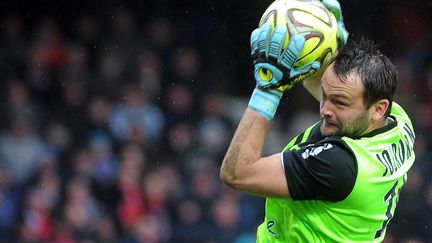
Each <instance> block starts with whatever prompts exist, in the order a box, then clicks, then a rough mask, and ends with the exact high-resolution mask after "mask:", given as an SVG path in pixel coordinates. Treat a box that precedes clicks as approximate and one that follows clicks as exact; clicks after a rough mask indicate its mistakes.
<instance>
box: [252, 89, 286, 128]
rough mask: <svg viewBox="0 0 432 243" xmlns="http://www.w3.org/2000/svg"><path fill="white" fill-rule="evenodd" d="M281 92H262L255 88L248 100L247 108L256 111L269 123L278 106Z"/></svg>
mask: <svg viewBox="0 0 432 243" xmlns="http://www.w3.org/2000/svg"><path fill="white" fill-rule="evenodd" d="M281 97H282V92H280V91H278V90H269V89H267V90H262V89H259V88H255V90H254V91H253V93H252V96H251V98H250V100H249V105H248V106H249V107H250V108H252V109H254V110H256V111H257V112H258V113H259V114H260V115H261V116H263V117H264V118H265V119H267V120H268V121H271V120H272V119H273V117H274V115H275V113H276V110H277V107H278V106H279V102H280V99H281Z"/></svg>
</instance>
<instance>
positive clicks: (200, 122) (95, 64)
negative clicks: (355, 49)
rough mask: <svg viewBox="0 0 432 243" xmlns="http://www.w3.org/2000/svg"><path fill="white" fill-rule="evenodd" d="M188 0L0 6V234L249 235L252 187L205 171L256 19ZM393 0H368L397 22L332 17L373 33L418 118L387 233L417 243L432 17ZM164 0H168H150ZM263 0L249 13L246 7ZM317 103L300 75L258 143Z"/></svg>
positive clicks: (256, 204)
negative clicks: (45, 9)
mask: <svg viewBox="0 0 432 243" xmlns="http://www.w3.org/2000/svg"><path fill="white" fill-rule="evenodd" d="M192 2H193V4H192V3H190V5H187V4H184V5H182V10H180V11H175V10H171V12H170V13H169V14H172V13H175V14H178V15H179V16H183V15H185V16H186V17H183V18H180V19H179V18H170V17H169V16H167V15H169V14H161V15H156V14H154V15H153V16H151V15H149V16H148V17H142V16H140V15H139V14H138V13H137V11H136V8H138V9H140V8H141V10H142V8H144V7H145V6H144V5H145V4H138V3H136V4H135V5H132V7H131V6H126V7H125V6H121V7H116V8H111V9H109V11H108V10H107V9H104V7H103V6H100V7H101V8H102V9H104V11H108V12H110V14H101V11H100V10H99V12H98V13H99V15H93V14H88V13H76V12H74V13H73V14H70V13H69V14H67V16H68V19H67V20H64V19H62V18H61V17H62V16H61V14H59V13H56V14H54V13H53V14H46V13H44V14H41V15H38V16H37V17H32V14H31V13H32V12H31V11H33V10H30V9H27V10H26V11H28V12H26V11H17V12H13V11H10V12H6V13H5V14H2V16H1V17H0V21H1V23H0V24H1V26H0V27H1V29H0V242H5V243H8V242H22V243H27V242H28V243H33V242H50V243H75V242H87V243H92V242H94V243H96V242H101V243H102V242H104V243H110V242H112V243H114V242H126V243H147V242H148V243H157V242H173V243H175V242H235V243H246V242H254V237H255V230H256V227H257V226H258V224H260V223H261V222H262V220H263V210H264V204H263V203H264V199H262V198H257V197H253V196H249V195H246V194H241V193H237V192H234V191H232V190H230V189H228V188H226V187H225V186H224V185H222V183H221V182H220V181H219V177H218V173H219V166H220V163H221V161H222V158H223V155H224V153H225V150H226V148H227V146H228V143H229V141H230V139H231V137H232V135H233V132H234V129H235V127H236V124H237V122H238V121H239V119H240V117H241V115H242V112H243V110H244V108H245V107H246V104H247V101H248V95H249V92H250V91H251V90H252V89H253V84H252V83H251V80H252V73H251V72H252V67H251V65H252V64H251V63H250V60H249V56H248V55H249V52H248V51H247V50H248V48H249V47H248V45H249V43H248V35H249V33H250V31H251V30H252V28H254V26H255V24H254V23H248V24H249V25H248V27H249V26H250V29H248V30H241V31H242V32H241V33H243V34H241V33H240V32H239V36H240V37H236V38H233V37H232V36H233V34H234V33H236V32H238V31H239V30H236V29H232V28H230V27H232V26H231V25H230V23H229V22H230V20H232V19H235V18H234V17H229V16H227V17H223V16H220V15H223V14H224V11H228V10H231V9H237V6H235V4H236V3H233V5H234V6H231V7H226V6H225V7H224V8H222V10H218V9H217V7H218V5H215V6H216V9H214V6H213V5H211V4H210V3H198V2H194V1H192ZM356 2H357V1H350V2H349V3H347V5H348V6H347V7H346V8H348V9H349V7H350V6H349V5H350V4H351V5H355V3H356ZM396 2H397V4H402V5H403V4H405V5H403V6H400V5H397V4H388V5H385V6H380V7H385V8H384V10H387V12H385V13H387V17H388V18H383V19H385V20H383V21H381V22H380V23H381V24H386V23H387V24H388V23H396V22H397V23H398V25H399V27H398V28H394V30H389V32H387V33H386V35H383V34H382V33H381V35H380V33H373V32H368V29H367V28H366V26H367V25H362V26H360V25H358V24H356V22H355V21H354V20H352V22H350V21H349V19H350V18H349V17H348V16H350V14H351V15H352V16H355V13H353V12H352V13H351V12H350V11H349V10H347V13H345V17H346V19H347V21H346V24H347V26H348V29H350V27H351V32H353V33H357V34H353V37H352V38H356V35H357V36H360V35H365V36H372V37H376V36H378V38H380V40H381V41H383V42H385V43H386V44H385V45H384V47H385V48H386V49H387V53H388V54H389V56H390V57H391V58H392V60H394V62H395V63H396V64H397V66H398V70H399V73H400V84H399V87H398V89H399V91H398V94H397V97H396V100H397V101H398V102H399V103H400V104H402V105H403V106H404V107H405V108H406V110H407V111H408V113H409V114H410V115H411V117H412V119H413V122H414V127H415V129H416V133H417V140H416V156H417V162H416V165H415V166H414V168H413V169H412V171H411V173H410V175H409V179H408V182H407V184H406V185H405V187H404V189H403V191H402V195H401V197H400V201H399V206H398V208H397V210H396V215H395V217H394V219H393V220H392V221H391V223H390V225H389V227H388V237H387V239H386V242H387V243H392V242H420V243H421V242H423V243H426V242H432V179H431V178H432V163H431V162H432V154H431V151H432V137H431V136H430V134H431V133H432V95H431V94H432V57H431V53H432V48H431V45H430V43H431V41H432V38H431V36H430V34H428V33H427V31H426V30H427V29H429V30H430V29H431V22H432V21H431V20H430V16H428V12H427V11H425V10H424V9H423V8H421V7H419V6H417V5H416V4H409V3H405V1H396ZM414 2H415V1H414ZM162 4H166V5H167V4H170V3H169V2H168V1H161V2H160V3H159V5H158V4H156V3H153V4H152V5H151V7H154V8H155V7H157V6H159V7H160V5H162ZM266 4H268V3H261V6H265V5H266ZM179 5H180V4H179ZM185 6H188V7H192V6H193V8H192V9H190V8H185ZM172 7H173V8H175V6H172ZM351 7H352V6H351ZM201 8H202V9H203V10H202V11H201V10H200V9H201ZM264 8H265V7H262V8H257V9H255V12H256V13H254V15H252V16H250V18H251V19H253V20H254V21H256V22H257V21H258V17H259V15H260V12H261V11H263V10H264ZM247 9H253V8H252V7H250V6H249V7H248V8H247ZM141 10H140V11H141ZM344 10H345V9H344ZM384 10H382V11H384ZM95 11H96V12H97V10H95ZM188 11H190V12H188ZM218 11H219V12H218ZM238 11H239V10H237V12H236V13H238ZM351 11H354V10H351ZM377 11H378V10H377ZM62 13H63V12H62ZM218 14H219V15H218ZM243 14H244V15H247V12H243ZM357 14H358V13H357ZM347 15H348V16H347ZM401 15H403V16H406V19H403V18H402V20H401V19H400V16H401ZM29 16H30V17H29ZM71 16H72V17H73V18H70V17H71ZM256 16H258V17H256ZM243 18H244V17H243ZM240 19H242V18H241V17H240ZM243 20H244V19H243ZM393 20H394V21H396V22H392V21H393ZM209 23H213V24H209ZM215 23H216V24H215ZM240 26H241V25H240ZM389 40H390V41H389ZM238 43H241V44H239V45H237V44H238ZM386 45H387V46H386ZM237 46H241V47H239V48H238V50H240V51H236V50H237V48H236V47H237ZM242 50H245V51H242ZM396 50H398V51H396ZM245 67H246V68H245ZM249 72H250V73H249ZM245 73H247V74H246V75H245ZM293 104H295V105H297V107H295V106H293ZM298 104H305V105H303V106H301V107H300V106H298ZM317 114H318V104H317V103H316V102H314V101H313V99H312V97H309V96H307V95H305V91H304V90H303V89H302V88H301V87H297V88H295V89H294V91H291V92H289V94H287V97H286V98H285V99H284V101H283V103H282V105H281V107H280V108H279V113H278V115H277V118H276V119H275V121H274V123H273V124H272V128H271V130H270V131H269V138H270V139H269V141H268V143H267V144H266V153H272V152H277V151H279V150H280V149H281V148H282V147H283V146H284V144H285V143H287V142H288V141H289V140H290V139H291V137H292V136H293V135H294V134H295V133H297V132H300V131H301V129H303V128H304V127H305V126H306V125H305V124H308V123H312V122H314V121H316V120H317V119H318V115H317Z"/></svg>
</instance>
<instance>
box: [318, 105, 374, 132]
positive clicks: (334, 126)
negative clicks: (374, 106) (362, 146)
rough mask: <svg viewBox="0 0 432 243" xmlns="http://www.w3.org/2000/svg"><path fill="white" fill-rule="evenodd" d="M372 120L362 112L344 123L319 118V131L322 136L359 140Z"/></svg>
mask: <svg viewBox="0 0 432 243" xmlns="http://www.w3.org/2000/svg"><path fill="white" fill-rule="evenodd" d="M371 122H372V120H371V118H370V115H369V113H368V112H367V110H366V111H363V112H362V113H361V114H359V115H358V116H356V117H353V118H348V119H346V120H344V121H334V120H330V119H325V118H321V125H320V130H321V133H322V135H324V136H326V137H328V136H346V137H350V138H359V137H361V136H362V135H363V134H364V132H365V131H366V130H367V129H368V128H369V125H370V124H371Z"/></svg>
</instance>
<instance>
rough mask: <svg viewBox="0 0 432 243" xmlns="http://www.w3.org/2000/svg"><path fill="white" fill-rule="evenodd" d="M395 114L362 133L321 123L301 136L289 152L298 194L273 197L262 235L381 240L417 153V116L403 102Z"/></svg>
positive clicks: (263, 238) (287, 163)
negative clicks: (337, 133) (335, 131)
mask: <svg viewBox="0 0 432 243" xmlns="http://www.w3.org/2000/svg"><path fill="white" fill-rule="evenodd" d="M390 117H391V118H393V120H394V121H393V122H391V123H390V124H389V125H387V126H386V127H383V128H380V129H377V130H375V131H373V132H371V133H369V134H366V135H365V136H362V137H361V138H357V139H353V138H349V137H330V138H329V137H327V138H325V137H322V136H321V134H320V132H319V124H315V125H313V126H311V127H309V128H308V129H306V130H305V132H303V133H302V134H300V135H298V136H296V137H295V138H294V139H293V140H292V141H291V142H290V143H289V144H288V145H287V146H286V147H285V149H284V152H283V156H282V157H283V164H284V169H285V174H286V175H287V182H288V187H289V190H290V194H291V197H292V199H276V198H267V199H266V205H265V211H266V216H265V221H264V223H263V224H261V225H260V226H259V227H258V232H257V242H314V243H317V242H326V243H328V242H381V241H382V240H383V239H384V235H385V232H386V227H387V225H388V223H389V221H390V219H391V218H392V217H393V214H394V211H395V208H396V204H397V202H398V196H399V192H400V190H401V188H402V186H403V185H404V183H405V182H406V180H407V172H408V170H409V169H410V168H411V166H412V165H413V163H414V159H415V155H414V150H413V146H414V139H415V134H414V130H413V127H412V123H411V121H410V119H409V117H408V116H407V114H406V113H405V111H404V110H403V109H402V107H400V106H399V105H398V104H396V103H393V105H392V110H391V115H390ZM332 151H333V152H332ZM335 151H336V152H335ZM336 155H340V157H338V156H336ZM350 158H353V159H350ZM322 161H324V162H322ZM350 161H353V162H350ZM320 163H321V164H322V163H324V165H317V164H320ZM341 165H342V166H341ZM346 165H347V166H346ZM328 168H331V169H328ZM334 171H336V172H334ZM293 177H294V178H293ZM305 178H307V179H305ZM328 178H331V179H328ZM341 178H342V179H341ZM345 181H346V182H347V183H345ZM311 185H312V186H311Z"/></svg>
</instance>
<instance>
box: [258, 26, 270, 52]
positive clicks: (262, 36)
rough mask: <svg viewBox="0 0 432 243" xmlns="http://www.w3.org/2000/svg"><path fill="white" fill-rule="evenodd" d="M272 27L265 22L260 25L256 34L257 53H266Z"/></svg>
mask: <svg viewBox="0 0 432 243" xmlns="http://www.w3.org/2000/svg"><path fill="white" fill-rule="evenodd" d="M272 29H273V27H272V26H271V24H269V23H265V24H263V25H262V26H261V28H260V32H259V36H258V52H259V54H264V53H267V49H268V42H269V39H270V36H271V32H272Z"/></svg>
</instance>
